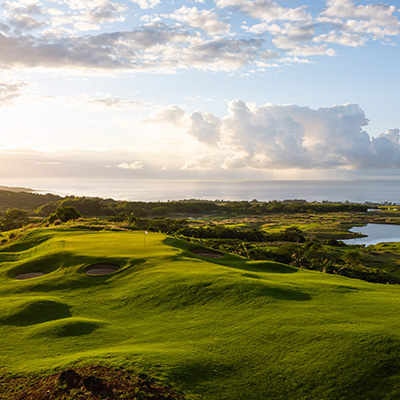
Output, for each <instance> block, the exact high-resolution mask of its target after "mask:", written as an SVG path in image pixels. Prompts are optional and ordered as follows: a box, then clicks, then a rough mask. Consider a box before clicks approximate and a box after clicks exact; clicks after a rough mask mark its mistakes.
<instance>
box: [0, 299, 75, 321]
mask: <svg viewBox="0 0 400 400" xmlns="http://www.w3.org/2000/svg"><path fill="white" fill-rule="evenodd" d="M3 312H4V313H5V316H4V317H2V318H1V319H0V322H1V323H2V324H5V325H14V326H29V325H35V324H40V323H43V322H47V321H52V320H55V319H62V318H67V317H70V316H71V311H70V307H69V306H68V305H67V304H65V303H62V302H58V301H54V300H49V299H40V298H38V299H34V300H28V301H23V300H22V301H18V302H15V304H12V305H11V306H10V307H8V309H7V308H6V309H5V310H3Z"/></svg>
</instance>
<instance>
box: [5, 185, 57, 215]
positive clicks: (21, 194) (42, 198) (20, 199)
mask: <svg viewBox="0 0 400 400" xmlns="http://www.w3.org/2000/svg"><path fill="white" fill-rule="evenodd" d="M0 188H1V186H0ZM12 189H15V190H12ZM16 189H19V188H6V189H0V211H1V212H4V211H6V210H7V209H8V208H19V209H22V210H25V211H28V212H33V211H34V210H36V208H38V207H40V206H42V205H44V204H47V203H50V202H56V201H58V200H61V199H63V198H62V197H60V196H57V195H54V194H49V193H47V194H38V193H32V190H31V189H26V190H28V191H24V190H22V188H20V189H21V190H16Z"/></svg>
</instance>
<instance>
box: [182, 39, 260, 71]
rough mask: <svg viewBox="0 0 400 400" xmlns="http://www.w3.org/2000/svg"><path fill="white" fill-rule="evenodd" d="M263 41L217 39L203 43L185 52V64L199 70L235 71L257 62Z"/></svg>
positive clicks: (194, 45)
mask: <svg viewBox="0 0 400 400" xmlns="http://www.w3.org/2000/svg"><path fill="white" fill-rule="evenodd" d="M263 44H264V40H262V39H230V38H228V39H215V40H210V41H201V42H200V43H198V44H197V43H195V44H193V45H192V46H190V47H188V48H186V49H185V51H184V58H183V59H184V62H185V63H186V64H187V65H192V66H194V67H197V68H199V69H209V70H214V71H233V70H236V69H239V68H241V67H244V66H246V65H249V64H250V63H252V62H253V61H255V60H257V59H258V57H259V54H260V52H262V46H263Z"/></svg>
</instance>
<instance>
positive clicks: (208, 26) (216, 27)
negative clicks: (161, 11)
mask: <svg viewBox="0 0 400 400" xmlns="http://www.w3.org/2000/svg"><path fill="white" fill-rule="evenodd" d="M168 16H169V18H172V19H175V20H177V21H179V22H183V23H185V24H187V25H189V26H192V27H194V28H197V29H202V30H204V31H206V32H207V33H209V34H210V35H219V34H223V33H228V32H229V31H230V25H229V24H227V23H225V22H222V21H219V20H218V16H217V14H216V13H215V12H213V11H210V10H199V9H198V8H196V7H191V8H189V7H185V6H183V7H181V8H180V9H178V10H176V11H175V12H174V13H172V14H169V15H168Z"/></svg>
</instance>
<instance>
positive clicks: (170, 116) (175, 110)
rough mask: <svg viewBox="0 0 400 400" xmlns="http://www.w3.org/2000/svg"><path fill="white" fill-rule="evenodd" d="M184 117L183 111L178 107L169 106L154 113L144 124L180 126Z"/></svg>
mask: <svg viewBox="0 0 400 400" xmlns="http://www.w3.org/2000/svg"><path fill="white" fill-rule="evenodd" d="M185 115H186V112H185V110H183V109H182V108H180V107H178V106H175V105H171V106H168V107H163V108H161V109H159V110H156V111H154V112H153V113H152V116H151V117H150V118H149V119H147V120H145V122H161V123H168V124H172V125H180V123H181V122H182V119H183V118H184V117H185Z"/></svg>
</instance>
